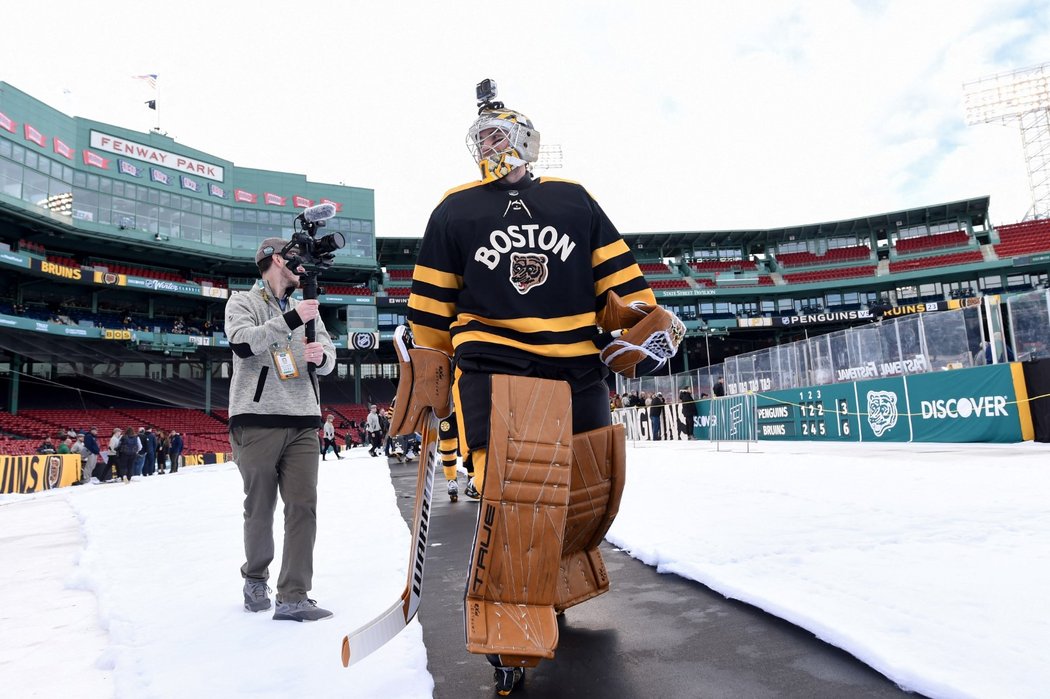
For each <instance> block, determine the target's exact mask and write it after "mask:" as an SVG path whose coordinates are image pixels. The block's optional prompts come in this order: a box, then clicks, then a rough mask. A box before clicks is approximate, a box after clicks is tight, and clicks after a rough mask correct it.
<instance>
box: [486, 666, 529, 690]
mask: <svg viewBox="0 0 1050 699" xmlns="http://www.w3.org/2000/svg"><path fill="white" fill-rule="evenodd" d="M492 679H493V680H495V682H496V694H498V695H500V696H501V697H505V696H507V695H508V694H510V693H511V692H513V691H514V690H515V689H517V687H518V685H520V684H521V683H522V682H523V681H524V680H525V670H524V669H523V668H520V667H497V668H496V671H495V672H493V673H492Z"/></svg>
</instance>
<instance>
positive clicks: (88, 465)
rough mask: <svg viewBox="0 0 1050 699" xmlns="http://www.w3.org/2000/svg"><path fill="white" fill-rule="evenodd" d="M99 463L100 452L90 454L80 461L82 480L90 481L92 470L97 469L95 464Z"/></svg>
mask: <svg viewBox="0 0 1050 699" xmlns="http://www.w3.org/2000/svg"><path fill="white" fill-rule="evenodd" d="M97 463H98V454H88V457H87V458H86V459H84V460H83V461H82V462H80V467H81V472H80V480H82V481H90V480H91V472H92V471H94V470H95V464H97Z"/></svg>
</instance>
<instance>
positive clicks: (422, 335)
mask: <svg viewBox="0 0 1050 699" xmlns="http://www.w3.org/2000/svg"><path fill="white" fill-rule="evenodd" d="M409 327H411V328H412V340H413V342H414V343H415V345H416V346H417V347H427V348H429V349H436V350H441V351H442V352H444V353H445V354H447V355H449V356H452V336H451V335H450V334H449V333H448V332H445V331H441V330H434V328H428V327H427V326H425V325H420V324H419V323H409Z"/></svg>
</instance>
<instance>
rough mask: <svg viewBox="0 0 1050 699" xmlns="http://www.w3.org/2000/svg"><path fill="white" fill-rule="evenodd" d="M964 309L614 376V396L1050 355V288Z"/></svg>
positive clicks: (737, 389) (782, 383) (765, 386)
mask: <svg viewBox="0 0 1050 699" xmlns="http://www.w3.org/2000/svg"><path fill="white" fill-rule="evenodd" d="M963 303H968V304H970V305H966V306H965V307H962V308H958V309H954V310H949V311H937V312H930V313H917V314H913V315H907V316H901V317H898V318H891V319H885V320H882V321H878V322H874V323H871V324H870V325H864V326H859V327H855V328H848V329H846V330H839V331H836V332H832V333H828V334H825V335H819V336H814V337H808V338H806V339H803V340H798V341H796V342H792V343H789V344H784V345H778V346H775V347H769V348H766V349H762V350H758V351H756V352H748V353H746V354H740V355H737V356H735V357H730V358H728V359H726V361H725V363H724V364H718V365H714V366H710V367H704V368H701V369H694V370H691V371H687V372H683V373H680V374H673V375H672V374H668V375H664V376H646V377H642V378H639V379H629V380H628V379H624V378H622V377H617V392H618V393H620V394H621V395H627V394H630V393H637V394H639V396H641V397H642V398H643V399H644V398H646V397H651V396H653V395H655V394H656V393H661V394H662V395H663V398H664V400H665V401H666V402H668V403H674V402H680V401H688V400H696V399H700V398H704V397H707V396H711V395H713V394H714V391H713V390H712V387H713V386H714V383H715V382H716V381H717V380H718V379H719V378H724V380H725V385H726V393H727V394H728V395H735V394H744V393H749V392H751V393H758V392H763V391H775V390H780V389H787V388H804V387H807V386H823V385H828V384H834V383H843V382H849V381H857V380H863V379H873V378H881V377H886V376H901V375H913V374H925V373H929V372H934V371H945V370H950V369H962V368H965V367H971V366H978V365H982V364H997V363H1001V362H1005V361H1024V360H1026V359H1037V358H1044V357H1050V290H1046V289H1039V290H1036V291H1031V292H1027V293H1023V294H1016V295H1012V296H1009V297H1000V296H985V297H983V298H981V299H980V300H977V299H971V300H968V301H964V302H963ZM1004 306H1005V313H1004V308H1003V307H1004ZM1004 316H1005V319H1004ZM1004 325H1005V329H1007V330H1008V333H1005V334H1006V336H1007V337H1004V332H1003V331H1004ZM683 392H685V393H683Z"/></svg>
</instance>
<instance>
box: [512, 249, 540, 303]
mask: <svg viewBox="0 0 1050 699" xmlns="http://www.w3.org/2000/svg"><path fill="white" fill-rule="evenodd" d="M545 281H547V256H546V255H543V254H541V253H534V252H527V253H524V252H512V253H511V254H510V283H511V284H513V285H514V288H515V289H517V290H518V293H519V294H522V295H524V294H527V293H528V292H529V289H531V288H533V287H535V286H540V285H541V284H543V283H544V282H545Z"/></svg>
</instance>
